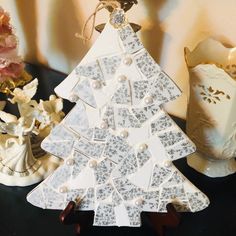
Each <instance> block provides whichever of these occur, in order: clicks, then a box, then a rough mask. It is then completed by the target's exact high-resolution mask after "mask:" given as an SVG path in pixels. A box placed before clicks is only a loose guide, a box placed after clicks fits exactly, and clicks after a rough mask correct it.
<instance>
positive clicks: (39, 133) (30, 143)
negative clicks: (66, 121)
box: [0, 79, 64, 186]
mask: <svg viewBox="0 0 236 236" xmlns="http://www.w3.org/2000/svg"><path fill="white" fill-rule="evenodd" d="M37 86H38V80H37V79H35V80H33V81H32V82H31V83H29V84H27V85H25V86H24V87H23V88H22V89H21V88H16V89H14V90H13V91H12V92H11V95H12V98H11V99H9V101H10V102H11V103H13V104H15V103H16V104H17V105H18V109H19V113H20V117H19V118H17V117H16V116H14V115H12V114H10V113H7V112H5V111H2V110H0V183H3V184H5V185H9V186H27V185H31V184H34V183H37V182H39V181H41V180H43V179H45V178H46V177H47V176H48V175H49V174H51V173H52V172H53V171H54V170H55V169H56V168H57V167H58V165H59V163H60V161H59V159H58V158H56V157H54V156H53V155H50V154H47V153H46V152H41V151H40V150H39V148H38V147H39V146H40V142H41V139H42V138H43V136H44V135H46V134H44V133H47V132H50V130H51V127H53V126H54V124H57V123H59V122H60V121H61V117H62V116H63V115H64V113H63V112H62V107H63V104H62V99H59V98H56V96H54V95H51V96H50V98H49V100H48V101H43V100H40V102H39V103H38V102H37V101H35V100H32V97H33V96H34V95H35V93H36V91H37ZM45 130H47V132H45Z"/></svg>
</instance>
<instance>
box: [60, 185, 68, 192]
mask: <svg viewBox="0 0 236 236" xmlns="http://www.w3.org/2000/svg"><path fill="white" fill-rule="evenodd" d="M67 191H68V189H67V187H66V186H62V187H60V188H59V192H60V193H66V192H67Z"/></svg>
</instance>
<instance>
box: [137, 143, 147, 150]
mask: <svg viewBox="0 0 236 236" xmlns="http://www.w3.org/2000/svg"><path fill="white" fill-rule="evenodd" d="M147 148H148V145H147V144H146V143H143V144H141V145H140V146H139V148H138V149H139V151H140V152H143V151H145V150H146V149H147Z"/></svg>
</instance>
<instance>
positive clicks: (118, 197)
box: [27, 9, 209, 227]
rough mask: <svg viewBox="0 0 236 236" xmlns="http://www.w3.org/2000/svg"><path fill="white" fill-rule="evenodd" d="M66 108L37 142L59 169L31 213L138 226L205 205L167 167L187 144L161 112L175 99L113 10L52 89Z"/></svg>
mask: <svg viewBox="0 0 236 236" xmlns="http://www.w3.org/2000/svg"><path fill="white" fill-rule="evenodd" d="M55 91H56V93H57V94H58V95H59V96H61V97H63V98H65V99H68V100H70V101H72V102H76V105H75V106H74V108H73V109H72V110H71V111H70V113H69V114H68V115H67V116H66V117H65V118H64V120H63V121H62V122H61V123H60V124H59V125H58V126H56V127H55V128H54V129H53V130H52V132H51V133H50V135H49V136H48V137H47V138H46V139H45V140H44V141H43V143H42V147H43V149H45V150H46V151H48V152H49V153H52V154H53V155H55V156H58V157H60V158H62V159H63V160H64V163H63V164H62V165H61V166H60V167H59V168H58V169H57V170H56V171H55V172H54V173H53V174H52V175H51V176H50V177H48V178H47V179H46V180H45V181H43V182H42V183H41V184H40V185H38V186H37V187H36V188H35V189H34V190H33V191H32V192H30V193H29V194H28V196H27V200H28V201H29V202H30V203H32V204H33V205H35V206H38V207H41V208H46V209H64V208H65V207H66V205H67V204H68V202H69V201H75V202H76V204H77V208H76V209H77V210H81V211H95V216H94V223H93V224H94V225H97V226H114V225H116V226H132V227H137V226H140V224H141V223H140V213H141V212H142V211H146V212H166V205H167V204H168V203H172V204H173V205H174V206H175V207H176V209H177V210H179V211H191V212H195V211H200V210H202V209H204V208H205V207H207V206H208V204H209V201H208V199H207V197H206V196H205V195H204V194H203V193H202V192H200V190H198V189H197V188H196V187H195V186H193V185H192V184H191V183H190V182H189V181H188V180H187V179H186V178H185V177H184V176H183V175H182V174H181V173H180V172H179V171H178V169H177V168H176V167H175V166H174V165H173V164H172V161H173V160H176V159H179V158H182V157H184V156H186V155H188V154H190V153H192V152H194V151H195V146H194V144H193V143H192V142H191V141H190V140H189V139H188V137H187V136H186V135H185V134H184V133H183V132H182V131H181V129H180V128H179V127H178V126H177V125H176V124H175V122H174V121H173V120H172V119H171V118H170V117H169V116H168V115H167V114H166V112H165V111H164V110H163V108H162V104H164V103H166V102H168V101H171V100H174V99H175V98H177V97H178V96H179V95H180V94H181V92H180V90H179V89H178V87H177V86H176V85H175V83H174V82H173V81H172V80H171V79H170V78H169V77H168V76H167V75H166V74H165V73H164V72H163V71H162V70H161V68H160V67H159V65H157V64H156V62H155V61H154V60H153V58H152V57H151V56H150V55H149V54H148V52H147V51H146V50H145V48H144V47H143V45H142V43H141V42H140V40H139V39H138V37H137V35H136V34H135V33H134V31H133V30H132V28H131V26H130V25H129V23H128V22H127V19H126V17H125V14H124V12H123V10H121V9H116V10H114V11H113V13H112V14H111V16H110V21H109V22H108V23H107V24H106V26H105V29H104V31H103V32H102V34H101V35H100V37H99V38H98V39H97V41H96V42H95V44H94V46H93V47H92V48H91V49H90V51H89V52H88V53H87V55H86V56H85V57H84V58H83V60H82V61H81V63H80V64H79V65H78V66H77V67H76V68H75V69H74V70H73V71H72V73H71V74H70V75H69V76H68V77H67V78H66V79H65V80H64V81H63V82H62V83H61V84H60V85H59V86H58V87H57V88H56V89H55Z"/></svg>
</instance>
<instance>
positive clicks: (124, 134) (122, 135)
mask: <svg viewBox="0 0 236 236" xmlns="http://www.w3.org/2000/svg"><path fill="white" fill-rule="evenodd" d="M128 136H129V132H128V131H127V130H123V131H121V132H120V137H121V138H127V137H128Z"/></svg>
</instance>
